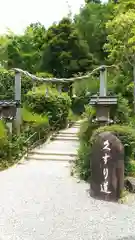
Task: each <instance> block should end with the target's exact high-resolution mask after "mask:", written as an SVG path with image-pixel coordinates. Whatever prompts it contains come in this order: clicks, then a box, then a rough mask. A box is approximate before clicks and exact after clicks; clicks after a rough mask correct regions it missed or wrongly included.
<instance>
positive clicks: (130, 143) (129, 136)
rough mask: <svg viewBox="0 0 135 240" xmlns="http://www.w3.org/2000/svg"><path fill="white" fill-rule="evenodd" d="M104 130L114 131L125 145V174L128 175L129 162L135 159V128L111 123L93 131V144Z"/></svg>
mask: <svg viewBox="0 0 135 240" xmlns="http://www.w3.org/2000/svg"><path fill="white" fill-rule="evenodd" d="M104 131H109V132H112V133H113V134H114V135H115V136H117V137H118V138H119V139H120V140H121V142H122V144H123V145H124V150H125V155H124V163H125V175H128V174H129V172H128V169H129V163H130V161H131V160H133V159H134V155H135V130H134V129H133V128H132V127H129V126H124V125H123V126H122V125H121V126H120V125H111V126H104V127H100V128H98V129H96V130H95V131H94V132H93V135H92V137H91V144H93V143H94V141H95V140H96V137H97V136H98V135H99V134H100V133H101V132H104Z"/></svg>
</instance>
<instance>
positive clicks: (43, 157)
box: [27, 153, 76, 162]
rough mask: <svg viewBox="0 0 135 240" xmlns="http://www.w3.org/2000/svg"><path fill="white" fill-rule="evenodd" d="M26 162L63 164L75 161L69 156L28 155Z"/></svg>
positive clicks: (73, 157)
mask: <svg viewBox="0 0 135 240" xmlns="http://www.w3.org/2000/svg"><path fill="white" fill-rule="evenodd" d="M27 159H28V160H40V161H45V160H46V161H60V162H61V161H65V162H73V161H75V160H76V157H75V156H69V155H56V154H53V155H51V153H50V154H48V155H45V154H39V153H38V154H29V155H28V157H27Z"/></svg>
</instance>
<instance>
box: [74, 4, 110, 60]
mask: <svg viewBox="0 0 135 240" xmlns="http://www.w3.org/2000/svg"><path fill="white" fill-rule="evenodd" d="M112 17H113V7H112V4H111V3H109V4H94V3H89V4H86V6H85V7H84V8H82V9H81V11H80V13H79V14H78V15H77V16H76V17H75V23H76V28H77V31H78V32H79V34H80V35H81V37H82V38H83V39H84V40H85V41H86V42H87V43H88V46H89V51H90V53H92V54H93V55H94V57H95V58H96V59H97V60H98V64H101V63H103V62H104V59H105V57H106V54H105V52H104V50H103V46H104V44H105V42H106V37H107V33H106V23H107V21H108V20H109V19H111V18H112Z"/></svg>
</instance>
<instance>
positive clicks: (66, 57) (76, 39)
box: [41, 18, 93, 77]
mask: <svg viewBox="0 0 135 240" xmlns="http://www.w3.org/2000/svg"><path fill="white" fill-rule="evenodd" d="M92 64H93V57H92V55H91V54H89V48H88V45H87V43H86V41H84V40H82V39H81V38H80V36H79V34H78V32H77V31H76V29H75V26H74V24H73V23H72V21H71V20H70V19H69V18H63V19H62V20H61V21H60V22H59V24H54V25H53V26H52V27H50V28H49V29H48V31H47V34H46V43H45V46H44V51H43V57H42V63H41V69H42V71H43V70H44V71H48V72H50V73H52V74H53V75H55V76H57V77H71V76H73V75H74V74H77V73H79V72H82V73H84V72H86V71H88V70H90V69H91V68H92Z"/></svg>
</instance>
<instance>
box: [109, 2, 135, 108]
mask: <svg viewBox="0 0 135 240" xmlns="http://www.w3.org/2000/svg"><path fill="white" fill-rule="evenodd" d="M123 2H124V1H123ZM125 2H127V1H126V0H125ZM122 7H123V8H120V6H119V7H118V8H119V14H118V15H116V17H115V18H114V19H113V20H112V21H109V22H108V23H107V30H108V37H107V41H108V42H107V44H105V48H106V49H107V51H108V52H109V58H110V59H111V60H112V61H113V62H115V63H117V64H119V65H122V66H123V65H124V63H127V64H129V65H131V66H132V68H133V77H134V111H135V10H132V9H130V10H128V11H124V6H123V3H122ZM126 7H127V5H126ZM117 10H118V9H117ZM120 11H122V12H120Z"/></svg>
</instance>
